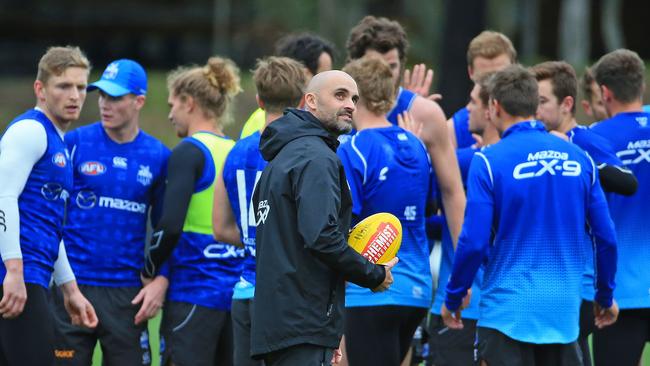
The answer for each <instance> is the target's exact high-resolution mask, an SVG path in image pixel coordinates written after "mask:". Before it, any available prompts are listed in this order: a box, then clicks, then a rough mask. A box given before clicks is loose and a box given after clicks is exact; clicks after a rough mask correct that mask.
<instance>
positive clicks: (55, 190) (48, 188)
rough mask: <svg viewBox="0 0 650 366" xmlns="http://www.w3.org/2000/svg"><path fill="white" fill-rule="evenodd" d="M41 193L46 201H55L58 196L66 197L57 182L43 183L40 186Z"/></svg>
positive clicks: (65, 193)
mask: <svg viewBox="0 0 650 366" xmlns="http://www.w3.org/2000/svg"><path fill="white" fill-rule="evenodd" d="M41 195H43V198H45V199H46V200H48V201H56V200H58V199H59V198H64V199H65V198H66V197H67V192H66V191H65V189H63V186H62V185H60V184H59V183H45V184H44V185H43V187H41Z"/></svg>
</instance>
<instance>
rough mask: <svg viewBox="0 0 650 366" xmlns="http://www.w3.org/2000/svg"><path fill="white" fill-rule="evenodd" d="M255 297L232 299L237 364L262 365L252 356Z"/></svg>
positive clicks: (244, 365)
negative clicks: (252, 318)
mask: <svg viewBox="0 0 650 366" xmlns="http://www.w3.org/2000/svg"><path fill="white" fill-rule="evenodd" d="M252 306H253V299H242V300H235V299H233V300H232V309H231V310H230V315H231V317H232V335H233V340H234V342H233V343H234V352H233V360H234V363H235V365H237V366H261V365H262V361H257V360H254V359H252V358H251V312H252Z"/></svg>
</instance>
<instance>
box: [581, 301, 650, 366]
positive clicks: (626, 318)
mask: <svg viewBox="0 0 650 366" xmlns="http://www.w3.org/2000/svg"><path fill="white" fill-rule="evenodd" d="M646 342H650V309H626V310H621V311H620V312H619V314H618V320H617V321H616V323H614V324H612V325H610V326H609V327H605V328H603V329H596V330H595V331H594V338H593V346H594V362H595V364H596V365H598V366H601V365H603V366H608V365H637V364H638V362H639V360H640V359H641V354H642V353H643V347H644V346H645V344H646Z"/></svg>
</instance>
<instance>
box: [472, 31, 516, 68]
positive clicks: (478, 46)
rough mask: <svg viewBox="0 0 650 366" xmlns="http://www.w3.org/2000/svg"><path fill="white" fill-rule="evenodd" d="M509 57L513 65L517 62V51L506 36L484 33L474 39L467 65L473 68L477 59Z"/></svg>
mask: <svg viewBox="0 0 650 366" xmlns="http://www.w3.org/2000/svg"><path fill="white" fill-rule="evenodd" d="M500 55H507V56H508V58H509V59H510V62H511V63H513V64H514V63H515V62H516V61H517V51H516V50H515V47H514V46H513V45H512V42H511V41H510V39H509V38H508V37H506V35H505V34H503V33H499V32H494V31H487V30H486V31H483V32H481V34H479V35H478V36H476V37H474V39H472V41H471V42H470V43H469V46H468V47H467V65H469V66H471V67H473V66H474V60H475V59H476V58H477V57H483V58H487V59H493V58H495V57H497V56H500Z"/></svg>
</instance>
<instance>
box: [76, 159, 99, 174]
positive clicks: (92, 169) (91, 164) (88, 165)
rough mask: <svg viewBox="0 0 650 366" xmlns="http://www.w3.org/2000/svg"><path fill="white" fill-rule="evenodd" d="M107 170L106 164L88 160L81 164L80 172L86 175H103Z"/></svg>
mask: <svg viewBox="0 0 650 366" xmlns="http://www.w3.org/2000/svg"><path fill="white" fill-rule="evenodd" d="M105 172H106V166H105V165H104V164H102V163H100V162H98V161H87V162H85V163H82V164H81V165H80V166H79V173H81V174H84V175H90V176H95V175H102V174H104V173H105Z"/></svg>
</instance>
